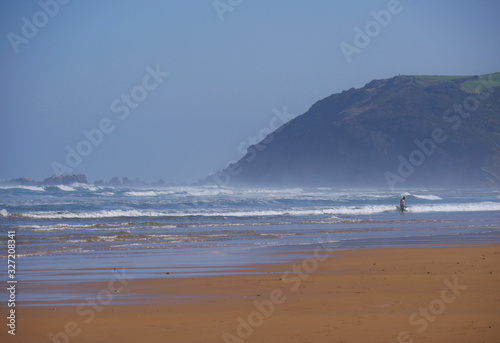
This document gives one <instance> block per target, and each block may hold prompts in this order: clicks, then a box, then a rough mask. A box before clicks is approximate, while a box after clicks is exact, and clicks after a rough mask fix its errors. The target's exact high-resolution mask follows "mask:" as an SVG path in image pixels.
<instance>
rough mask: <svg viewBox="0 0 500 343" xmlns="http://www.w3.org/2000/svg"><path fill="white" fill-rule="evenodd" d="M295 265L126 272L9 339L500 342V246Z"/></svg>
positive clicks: (371, 254)
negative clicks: (197, 272)
mask: <svg viewBox="0 0 500 343" xmlns="http://www.w3.org/2000/svg"><path fill="white" fill-rule="evenodd" d="M296 257H297V258H296V260H295V261H294V262H292V263H282V264H266V265H256V266H253V267H252V268H251V269H248V270H246V271H242V273H241V274H240V273H229V274H228V275H222V276H214V277H202V278H178V277H177V278H176V277H174V272H172V273H170V274H167V273H166V274H165V276H164V278H161V279H151V280H138V279H134V280H130V279H127V278H126V276H125V275H126V271H116V272H115V275H116V277H115V278H114V279H113V280H110V281H109V282H106V283H88V284H78V285H75V286H74V287H75V292H78V290H79V289H82V287H85V288H86V291H87V292H89V293H94V294H95V296H94V297H93V299H92V298H87V299H85V298H83V299H82V301H81V304H80V305H79V306H64V304H61V305H55V306H23V305H22V304H19V305H18V307H17V312H16V316H17V326H16V335H15V336H12V335H9V334H7V330H8V328H6V327H5V326H4V329H3V330H2V331H3V332H2V333H1V337H2V338H1V341H2V342H87V343H91V342H92V343H93V342H108V343H114V342H139V341H140V342H440V343H443V342H500V245H498V244H495V245H485V246H484V245H483V246H449V247H431V248H427V247H426V248H387V249H374V250H352V251H337V252H328V251H324V250H320V248H318V249H317V250H316V251H311V252H307V253H297V254H296ZM120 273H121V274H120ZM20 286H22V285H20ZM19 289H20V292H22V287H20V288H19ZM44 291H46V290H44V289H41V290H40V292H44ZM124 299H125V301H124ZM6 311H7V308H6V307H5V308H3V310H2V312H3V313H4V314H5V313H6Z"/></svg>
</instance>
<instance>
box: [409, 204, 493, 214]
mask: <svg viewBox="0 0 500 343" xmlns="http://www.w3.org/2000/svg"><path fill="white" fill-rule="evenodd" d="M410 211H411V212H412V213H427V212H481V211H500V203H499V202H491V201H484V202H478V203H463V204H436V205H414V206H410Z"/></svg>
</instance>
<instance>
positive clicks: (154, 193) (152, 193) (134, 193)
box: [124, 191, 164, 197]
mask: <svg viewBox="0 0 500 343" xmlns="http://www.w3.org/2000/svg"><path fill="white" fill-rule="evenodd" d="M124 194H125V195H128V196H134V197H154V196H157V195H161V194H164V193H162V192H158V191H142V192H141V191H129V192H125V193H124Z"/></svg>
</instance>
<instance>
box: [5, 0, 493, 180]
mask: <svg viewBox="0 0 500 343" xmlns="http://www.w3.org/2000/svg"><path fill="white" fill-rule="evenodd" d="M0 9H1V11H0V33H1V34H2V35H3V38H2V40H1V44H0V59H1V60H0V62H1V63H0V73H1V79H0V82H1V86H2V96H1V98H0V148H1V149H0V181H3V180H10V179H13V178H18V177H21V176H27V177H30V178H33V179H35V180H42V179H44V178H46V177H49V176H50V175H53V174H61V173H64V174H80V173H82V174H86V175H87V176H88V177H89V179H90V180H91V181H95V180H109V179H110V178H111V177H113V176H118V177H124V176H126V177H129V178H135V177H139V178H141V179H142V180H145V181H148V182H153V181H157V180H159V179H160V178H162V179H164V180H165V181H167V182H175V183H192V182H196V181H198V180H200V179H204V178H206V177H207V176H209V175H210V174H211V173H212V172H216V171H218V170H221V169H223V168H225V167H226V166H227V165H228V163H230V162H234V161H237V160H238V159H240V158H241V157H243V154H244V150H245V148H246V147H248V146H249V145H250V144H254V143H257V141H256V140H258V139H259V136H261V138H263V135H264V134H265V133H267V132H269V130H270V129H272V128H273V127H275V126H276V125H277V124H281V123H283V121H286V120H289V119H290V118H292V117H294V116H297V115H300V114H302V113H304V112H306V111H307V110H308V109H309V108H310V107H311V106H312V105H313V104H314V103H315V102H316V101H318V100H320V99H322V98H325V97H327V96H329V95H331V94H333V93H339V92H341V91H343V90H347V89H350V88H352V87H355V88H359V87H363V86H364V85H365V84H367V83H368V82H370V81H371V80H373V79H383V78H389V77H392V76H395V75H398V74H407V75H481V74H487V73H492V72H498V71H500V45H499V44H498V32H500V21H499V20H498V14H499V13H500V1H492V0H490V1H487V0H443V1H431V0H420V1H411V0H400V1H399V4H398V2H397V1H396V0H384V1H379V0H376V1H373V0H371V1H368V0H362V1H331V0H330V1H328V0H317V1H309V2H307V1H299V0H267V1H262V0H261V1H246V0H216V1H214V0H203V1H200V0H198V1H181V0H177V1H164V0H163V1H162V0H151V1H132V0H108V1H97V0H91V1H76V0H72V1H69V0H59V1H56V0H40V1H32V0H23V1H13V0H11V1H2V3H1V4H0Z"/></svg>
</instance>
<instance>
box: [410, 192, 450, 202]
mask: <svg viewBox="0 0 500 343" xmlns="http://www.w3.org/2000/svg"><path fill="white" fill-rule="evenodd" d="M412 196H414V197H415V198H419V199H424V200H433V201H435V200H443V198H441V197H438V196H437V195H431V194H429V195H417V194H414V195H412Z"/></svg>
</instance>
